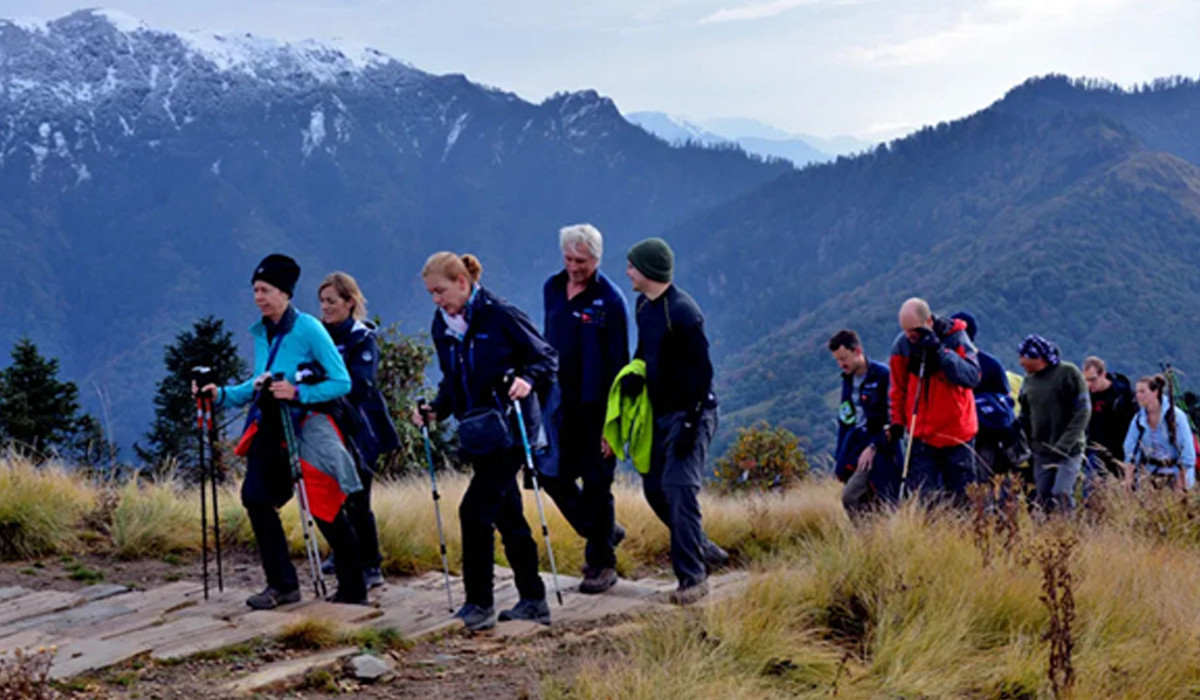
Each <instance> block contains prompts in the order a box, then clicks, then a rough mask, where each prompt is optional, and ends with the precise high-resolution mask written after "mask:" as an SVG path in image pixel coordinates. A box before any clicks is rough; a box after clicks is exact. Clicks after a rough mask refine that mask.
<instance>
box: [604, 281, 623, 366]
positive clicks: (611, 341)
mask: <svg viewBox="0 0 1200 700" xmlns="http://www.w3.org/2000/svg"><path fill="white" fill-rule="evenodd" d="M612 303H613V305H614V306H613V314H612V315H611V316H610V317H609V328H608V337H607V341H608V347H607V348H605V353H604V357H605V361H606V362H607V364H608V366H607V367H606V368H605V369H606V372H605V375H606V376H607V377H609V381H610V383H611V380H612V379H615V378H616V376H617V373H619V372H620V371H621V368H623V367H624V366H625V365H627V364H629V315H628V313H627V312H626V310H625V297H623V296H621V294H620V293H617V294H613V295H612Z"/></svg>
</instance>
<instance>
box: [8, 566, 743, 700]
mask: <svg viewBox="0 0 1200 700" xmlns="http://www.w3.org/2000/svg"><path fill="white" fill-rule="evenodd" d="M543 578H544V580H545V581H546V584H547V587H548V589H549V590H548V596H549V599H550V605H551V614H552V615H553V619H554V621H555V622H558V623H562V622H574V621H588V620H600V619H602V618H604V617H607V616H609V615H618V614H625V613H630V612H635V611H640V610H649V609H653V608H656V607H666V606H667V605H668V602H667V594H668V593H669V592H670V590H671V589H672V588H673V583H672V582H668V581H662V580H656V579H641V580H638V581H626V580H622V581H620V582H619V583H618V584H617V585H616V586H615V587H614V588H613V589H612V590H610V591H608V592H607V593H605V594H603V595H595V596H589V595H583V594H581V593H579V591H578V586H579V579H578V578H574V577H571V576H561V575H560V576H559V584H560V586H561V587H562V591H563V602H564V604H563V606H562V607H560V606H559V605H558V604H557V601H556V600H555V598H554V591H553V584H552V581H551V577H550V576H549V575H544V576H543ZM746 580H747V575H746V574H745V572H731V573H726V574H721V575H718V576H714V577H711V578H710V579H709V581H710V584H711V587H712V594H711V595H710V599H713V600H715V599H719V598H721V597H723V596H725V595H729V594H731V593H733V592H736V591H738V590H741V588H743V587H744V585H745V582H746ZM451 590H452V593H453V599H454V605H455V606H456V607H457V606H458V605H461V604H462V602H463V588H462V581H461V580H460V579H458V578H457V577H452V578H451ZM251 593H253V591H248V590H234V589H229V588H227V589H225V591H224V592H223V593H217V592H216V591H215V589H214V590H211V591H210V598H209V600H207V601H206V600H204V596H203V590H202V588H201V586H200V584H199V583H194V582H183V581H180V582H176V583H171V584H167V585H165V586H161V587H159V588H154V589H150V590H147V591H133V590H129V589H127V588H125V587H124V586H117V585H99V586H91V587H88V588H84V589H81V590H78V591H74V592H70V593H67V592H63V591H34V590H30V589H26V588H21V587H9V588H0V651H5V652H11V651H13V650H14V649H17V648H22V649H36V648H39V647H51V646H53V647H55V648H56V651H55V655H54V659H53V662H52V664H51V667H50V675H51V677H52V678H55V679H62V678H68V677H71V676H74V675H77V674H80V673H86V672H88V671H94V670H97V669H102V668H105V667H107V666H111V665H113V664H117V663H120V662H122V661H125V660H127V659H130V658H133V657H135V656H140V655H143V654H148V655H149V656H150V657H151V658H153V659H157V660H170V659H180V658H185V657H187V656H191V655H193V654H198V653H201V652H205V651H212V650H216V649H221V648H224V647H228V646H231V645H234V644H239V643H242V642H246V641H249V640H251V639H253V638H255V637H269V636H273V635H276V634H278V633H279V632H281V631H282V630H283V629H284V628H285V627H287V626H288V625H290V624H293V623H295V622H299V621H301V620H304V619H306V618H324V619H328V620H331V621H333V622H334V623H335V624H337V625H338V626H339V627H341V628H343V629H350V628H355V627H362V626H372V627H377V628H380V629H383V628H388V627H391V628H395V629H396V630H398V631H399V632H400V633H401V634H402V635H403V636H404V637H406V638H409V639H420V638H422V637H427V636H430V635H434V634H438V633H441V632H445V631H449V630H453V629H457V628H459V627H461V624H460V623H459V622H458V621H457V620H455V619H453V618H452V617H451V614H452V611H451V610H450V609H449V605H448V604H447V601H446V591H445V588H444V584H443V579H442V574H441V573H440V572H434V573H429V574H426V575H424V576H420V577H417V578H412V579H403V580H400V579H394V580H392V581H390V582H389V583H388V585H386V586H384V587H383V588H380V589H376V590H375V591H372V592H371V605H369V606H359V605H335V604H332V603H326V602H323V601H316V600H312V599H306V600H304V601H301V602H299V603H294V604H291V605H285V606H282V607H280V608H278V609H276V610H270V611H252V610H250V608H248V607H247V606H246V603H245V600H246V597H247V596H249V595H250V594H251ZM309 595H310V596H311V593H309ZM516 599H517V592H516V588H515V586H514V585H513V580H512V572H511V571H509V570H507V569H497V581H496V605H497V607H498V609H502V608H506V607H511V606H512V605H513V604H514V603H515V602H516ZM543 629H545V628H544V627H542V626H541V625H538V624H536V623H532V622H504V623H501V624H499V625H498V626H497V627H496V629H495V631H494V632H491V633H490V634H493V635H495V636H497V637H500V638H509V637H521V636H527V635H532V634H536V633H537V632H538V631H540V630H543ZM356 651H357V650H356V649H355V648H353V647H345V648H342V649H334V650H328V651H323V652H320V653H318V654H312V655H310V656H307V657H301V658H299V659H289V660H287V661H283V662H278V663H276V664H269V665H267V666H265V667H262V668H260V669H258V670H257V671H255V672H254V673H251V674H249V675H247V676H245V677H242V678H238V679H235V680H234V681H232V682H231V683H230V684H229V686H228V687H227V690H228V691H229V693H230V694H231V695H235V694H247V693H252V692H255V691H257V690H260V689H263V688H268V687H271V686H272V685H275V684H279V683H283V682H286V681H287V680H289V679H291V678H295V677H298V676H302V675H303V674H304V673H306V672H307V671H309V670H310V669H313V668H317V667H320V666H322V665H330V664H333V663H337V662H339V661H341V660H342V659H343V658H345V657H346V656H349V655H351V654H353V653H355V652H356Z"/></svg>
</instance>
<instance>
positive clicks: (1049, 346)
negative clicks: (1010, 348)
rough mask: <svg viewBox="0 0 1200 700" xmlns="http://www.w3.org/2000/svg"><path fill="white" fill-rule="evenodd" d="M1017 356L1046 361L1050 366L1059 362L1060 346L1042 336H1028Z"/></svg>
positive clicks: (1018, 349)
mask: <svg viewBox="0 0 1200 700" xmlns="http://www.w3.org/2000/svg"><path fill="white" fill-rule="evenodd" d="M1017 354H1018V355H1020V356H1021V357H1028V358H1029V359H1031V360H1045V361H1046V362H1047V363H1049V364H1050V365H1052V366H1053V365H1057V364H1058V362H1059V357H1058V346H1057V345H1055V344H1054V343H1052V342H1050V341H1049V340H1046V339H1045V338H1043V337H1042V336H1040V335H1027V336H1025V340H1022V341H1021V346H1020V347H1019V348H1017Z"/></svg>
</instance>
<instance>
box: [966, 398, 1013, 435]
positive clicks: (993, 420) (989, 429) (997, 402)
mask: <svg viewBox="0 0 1200 700" xmlns="http://www.w3.org/2000/svg"><path fill="white" fill-rule="evenodd" d="M975 414H976V415H977V416H978V417H979V432H981V433H990V434H992V435H1000V434H1007V433H1008V432H1009V431H1011V430H1012V427H1013V423H1015V422H1016V419H1017V418H1016V415H1014V414H1013V400H1012V397H1011V396H1009V395H1007V394H995V393H990V392H989V393H976V394H975Z"/></svg>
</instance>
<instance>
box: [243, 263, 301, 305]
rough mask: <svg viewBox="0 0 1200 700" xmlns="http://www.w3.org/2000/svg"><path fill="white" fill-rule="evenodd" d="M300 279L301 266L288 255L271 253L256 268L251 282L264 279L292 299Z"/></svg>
mask: <svg viewBox="0 0 1200 700" xmlns="http://www.w3.org/2000/svg"><path fill="white" fill-rule="evenodd" d="M299 279H300V266H299V265H297V264H296V261H295V260H292V259H291V258H289V257H288V256H286V255H280V254H279V253H271V254H270V255H268V256H267V257H265V258H263V259H262V262H260V263H259V264H258V267H256V268H254V276H253V277H251V278H250V284H254V283H255V282H257V281H259V280H262V281H263V282H266V283H267V284H269V285H271V286H272V287H275V288H276V289H278V290H279V291H281V292H283V293H284V294H286V295H288V298H289V299H290V298H291V297H292V295H293V294H294V293H295V291H296V282H297V281H299Z"/></svg>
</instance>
